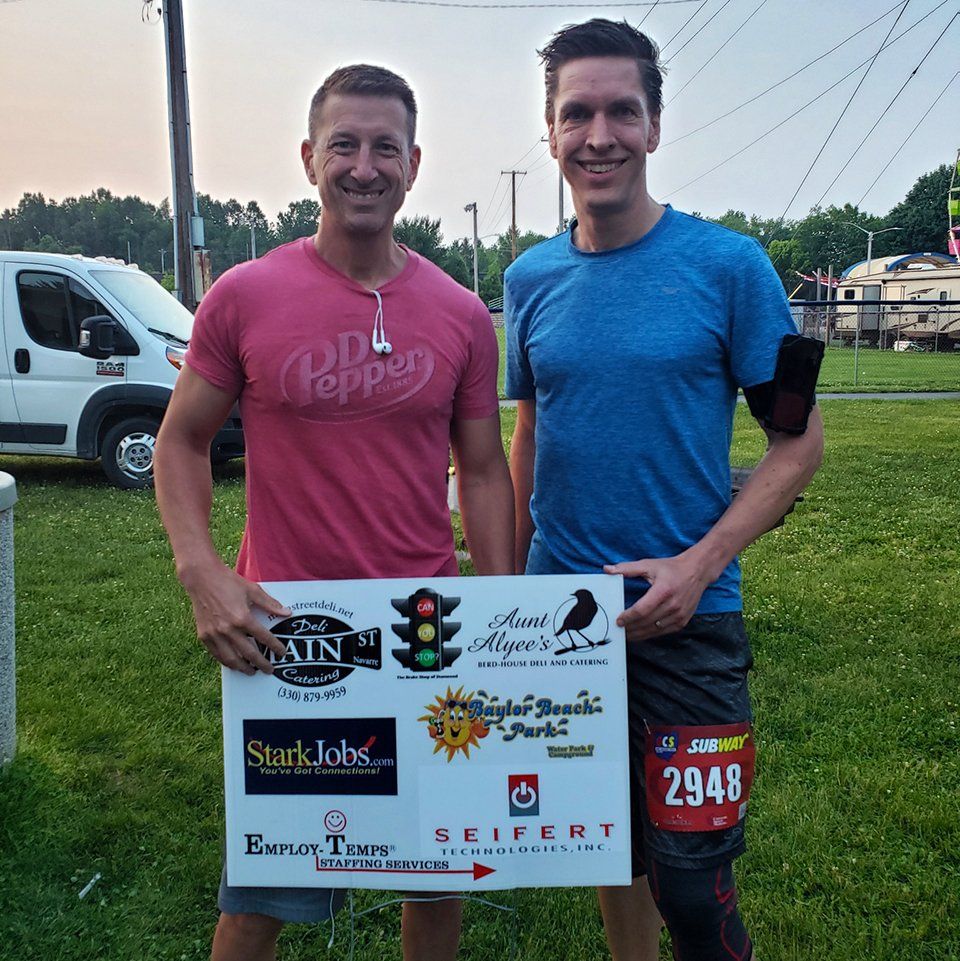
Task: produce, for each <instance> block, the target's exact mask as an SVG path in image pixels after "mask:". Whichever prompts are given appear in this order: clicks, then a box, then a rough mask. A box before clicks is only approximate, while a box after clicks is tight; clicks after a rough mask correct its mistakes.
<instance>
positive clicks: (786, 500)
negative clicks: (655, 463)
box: [688, 408, 823, 583]
mask: <svg viewBox="0 0 960 961" xmlns="http://www.w3.org/2000/svg"><path fill="white" fill-rule="evenodd" d="M822 459H823V422H822V420H821V419H820V412H819V409H818V408H814V410H813V412H812V413H811V415H810V425H809V427H808V429H807V432H806V433H805V434H802V435H800V436H797V437H788V436H786V435H783V436H780V437H777V438H775V439H774V442H773V443H771V445H770V447H769V448H768V450H767V452H766V454H764V456H763V459H762V460H761V461H760V463H759V464H758V465H757V467H756V469H755V470H754V471H753V473H752V474H751V476H750V478H749V480H748V481H747V483H746V484H744V486H743V489H742V490H741V491H740V493H739V494H738V495H737V496H736V497H735V498H734V500H733V503H732V504H731V505H730V507H729V508H728V509H727V510H726V511H725V512H724V514H723V516H722V517H721V518H720V520H719V521H717V523H716V524H714V526H713V527H712V528H711V529H710V531H709V532H708V533H707V534H706V535H705V536H704V537H703V539H702V540H700V541H699V542H698V543H697V544H695V545H694V546H693V547H692V548H690V550H689V552H688V553H689V554H690V555H693V556H694V557H696V559H697V560H698V561H699V563H700V564H701V565H702V566H703V569H704V572H705V579H706V581H707V583H712V582H713V581H715V580H716V579H717V578H718V577H719V576H720V574H721V573H722V572H723V569H724V568H725V567H726V566H727V564H729V563H730V561H731V560H733V558H734V557H736V555H737V554H739V553H740V552H741V551H742V550H744V548H746V547H749V545H750V544H752V543H753V542H754V541H755V540H757V538H759V537H760V536H762V535H763V534H765V533H766V532H767V531H769V530H770V529H771V528H773V527H774V526H775V525H776V523H777V521H778V520H779V519H780V518H781V517H783V515H784V514H786V513H787V511H788V510H789V509H790V506H791V504H792V503H793V501H794V499H795V498H796V496H797V495H798V494H799V493H800V492H801V491H803V489H804V488H805V487H806V486H807V484H809V483H810V480H811V478H812V477H813V475H814V474H815V473H816V470H817V468H818V467H819V466H820V462H821V460H822Z"/></svg>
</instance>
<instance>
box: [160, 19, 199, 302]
mask: <svg viewBox="0 0 960 961" xmlns="http://www.w3.org/2000/svg"><path fill="white" fill-rule="evenodd" d="M163 26H164V35H165V40H166V53H167V97H168V102H169V119H170V155H171V162H172V166H173V264H174V286H175V288H176V291H175V293H176V296H177V299H178V300H179V301H180V303H182V304H183V306H184V307H186V308H187V310H190V311H194V310H196V309H197V301H198V291H197V283H196V274H195V260H194V252H195V250H196V249H199V248H202V247H203V221H202V220H201V219H200V216H199V210H198V209H197V198H196V194H195V193H194V190H193V160H192V154H191V144H190V103H189V98H188V96H187V61H186V51H185V49H184V43H183V6H182V3H181V0H163Z"/></svg>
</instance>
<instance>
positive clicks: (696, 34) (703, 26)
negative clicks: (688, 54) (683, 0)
mask: <svg viewBox="0 0 960 961" xmlns="http://www.w3.org/2000/svg"><path fill="white" fill-rule="evenodd" d="M729 3H730V0H723V3H721V4H720V7H719V9H717V10H715V11H714V12H713V13H712V14H710V16H709V17H707V19H706V20H704V21H703V23H701V24H700V26H699V27H697V29H696V30H694V31H693V33H692V34H690V36H689V37H687V39H686V40H684V41H683V43H681V44H680V49H679V50H678V51H677V52H676V53H675V54H673V56H671V57H670V59H669V60H668V61H667V63H671V62H672V61H674V60H676V59H677V57H678V56H680V54H681V52H682V51H683V50H684V48H685V47H686V46H687V45H688V44H689V43H690V42H691V41H693V40H696V39H697V37H699V36H700V34H701V33H703V31H704V30H706V28H707V27H709V26H710V24H711V23H712V22H713V21H714V20H715V19H716V18H717V16H718V15H719V14H721V13H723V10H724V8H725V7H726V6H727V4H729Z"/></svg>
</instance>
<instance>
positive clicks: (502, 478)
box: [457, 464, 514, 574]
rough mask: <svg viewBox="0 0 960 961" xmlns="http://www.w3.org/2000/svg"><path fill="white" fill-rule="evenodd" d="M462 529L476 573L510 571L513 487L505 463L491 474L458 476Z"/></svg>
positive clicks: (510, 572) (511, 564)
mask: <svg viewBox="0 0 960 961" xmlns="http://www.w3.org/2000/svg"><path fill="white" fill-rule="evenodd" d="M457 476H458V483H459V487H458V495H459V497H460V511H461V514H460V516H461V519H462V521H463V533H464V536H465V537H466V540H467V544H468V545H469V547H470V556H471V557H472V558H473V565H474V567H475V568H476V569H477V573H478V574H512V573H513V526H514V524H513V487H512V486H511V484H510V475H509V474H508V473H507V470H506V464H503V467H502V469H498V470H496V471H495V472H493V474H492V475H491V476H484V477H481V478H462V479H461V478H460V475H459V474H458V475H457Z"/></svg>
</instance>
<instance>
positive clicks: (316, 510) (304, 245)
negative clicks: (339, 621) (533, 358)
mask: <svg viewBox="0 0 960 961" xmlns="http://www.w3.org/2000/svg"><path fill="white" fill-rule="evenodd" d="M379 292H380V295H381V298H382V300H383V327H384V333H385V335H386V340H387V341H389V342H390V343H391V344H392V345H393V351H392V353H390V354H389V355H384V356H378V355H377V354H376V353H375V352H374V351H373V348H372V346H371V334H372V333H373V325H374V317H375V315H376V311H377V299H376V297H375V296H374V294H373V293H372V292H371V291H369V290H366V289H365V288H363V287H362V286H360V285H359V284H357V283H356V282H355V281H353V280H351V279H350V278H349V277H347V276H345V275H344V274H341V273H340V272H339V271H337V270H335V269H334V268H333V267H331V266H330V265H329V264H328V263H326V262H325V261H324V260H322V259H321V258H320V256H319V255H318V254H317V252H316V249H315V248H314V246H313V242H312V238H303V239H302V240H297V241H294V242H293V243H290V244H285V245H284V246H282V247H278V248H277V249H275V250H272V251H271V252H270V253H268V254H266V255H265V256H264V257H261V258H260V259H259V260H255V261H250V262H248V263H245V264H241V265H240V266H237V267H235V268H233V269H232V270H230V271H228V272H227V273H226V274H224V275H223V276H222V277H221V278H220V279H219V280H218V281H217V282H216V283H215V284H214V285H213V287H212V288H211V290H210V292H209V293H208V294H207V295H206V296H205V297H204V298H203V302H202V303H201V305H200V309H199V310H198V311H197V316H196V321H195V324H194V328H193V336H192V338H191V340H190V349H189V351H188V353H187V363H188V364H189V365H190V367H191V368H192V369H193V370H194V371H196V372H197V373H198V374H199V375H200V376H201V377H203V378H204V379H205V380H207V381H209V382H210V383H211V384H213V385H214V386H216V387H220V388H222V389H223V390H226V391H229V392H230V393H236V394H238V395H239V398H240V415H241V417H242V418H243V429H244V435H245V440H246V449H247V524H246V530H245V531H244V535H243V543H242V544H241V547H240V555H239V557H238V559H237V570H238V571H239V573H241V574H242V575H244V576H245V577H247V578H249V579H251V580H256V581H273V580H309V579H324V580H326V579H331V580H332V579H338V578H364V577H420V576H423V577H429V576H434V575H453V574H456V573H457V564H456V559H455V557H454V553H453V535H452V532H451V528H450V514H449V511H448V510H447V490H446V478H447V464H448V461H447V458H448V451H449V444H450V423H451V420H453V419H454V418H462V419H470V418H481V417H490V416H491V415H493V414H495V413H496V412H497V342H496V337H495V335H494V332H493V325H492V324H491V321H490V315H489V314H488V313H487V310H486V308H485V307H484V305H483V304H482V303H481V302H480V301H479V300H478V299H477V298H476V297H475V296H474V295H473V294H472V293H470V292H469V291H467V290H465V289H464V288H463V287H461V286H460V285H459V284H457V283H456V282H454V281H453V280H451V279H450V278H449V277H447V275H446V274H444V273H443V272H442V271H441V270H440V269H439V268H438V267H436V266H434V265H433V264H432V263H430V261H428V260H425V259H424V258H422V257H420V256H419V255H417V254H415V253H413V252H412V251H407V263H406V266H405V267H404V269H403V272H402V273H401V274H400V275H399V276H397V277H395V278H394V279H393V280H391V281H390V282H389V283H386V284H384V285H383V286H382V287H381V288H380V289H379Z"/></svg>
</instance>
